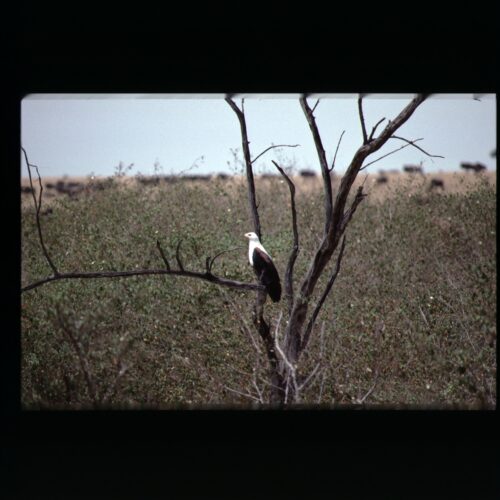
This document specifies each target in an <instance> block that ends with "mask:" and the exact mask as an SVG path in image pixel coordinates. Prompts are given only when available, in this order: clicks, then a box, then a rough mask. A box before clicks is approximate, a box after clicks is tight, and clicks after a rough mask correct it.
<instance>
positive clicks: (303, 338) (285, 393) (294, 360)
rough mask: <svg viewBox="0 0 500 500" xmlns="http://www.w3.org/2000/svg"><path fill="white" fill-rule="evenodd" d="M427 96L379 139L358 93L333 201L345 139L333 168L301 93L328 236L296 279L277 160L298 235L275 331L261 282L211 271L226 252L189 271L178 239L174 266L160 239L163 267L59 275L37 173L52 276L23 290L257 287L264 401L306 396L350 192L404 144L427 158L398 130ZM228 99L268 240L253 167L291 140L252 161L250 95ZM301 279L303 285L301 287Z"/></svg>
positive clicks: (251, 199) (356, 200)
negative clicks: (50, 286)
mask: <svg viewBox="0 0 500 500" xmlns="http://www.w3.org/2000/svg"><path fill="white" fill-rule="evenodd" d="M427 97H428V96H427V95H424V94H419V95H416V96H415V97H414V98H413V99H412V100H411V102H410V103H409V104H408V105H407V106H406V107H405V108H404V109H403V110H402V111H401V112H400V113H399V114H398V116H397V117H396V118H395V119H394V120H392V121H389V122H388V123H387V125H386V126H385V128H384V129H383V130H382V131H381V132H380V134H379V135H378V136H375V132H376V130H377V128H378V126H379V125H380V124H381V123H382V122H383V121H384V120H385V118H383V119H381V120H379V121H378V122H377V123H376V124H375V126H374V127H373V128H372V130H371V132H370V134H369V135H368V133H367V130H366V125H365V119H364V114H363V97H362V96H361V95H360V97H359V98H358V111H359V119H360V125H361V129H362V133H363V143H362V144H361V145H360V147H359V148H358V149H357V151H356V152H355V153H354V156H353V158H352V160H351V162H350V164H349V165H348V167H347V169H346V172H345V174H344V176H343V177H342V179H341V181H340V185H339V188H338V191H337V194H336V197H335V199H334V198H333V193H332V183H331V173H332V171H333V169H334V167H335V159H336V154H337V151H338V147H339V144H340V140H339V144H338V145H337V151H336V152H335V155H334V158H333V161H332V163H331V165H329V164H328V162H327V160H326V154H325V150H324V147H323V143H322V140H321V136H320V132H319V130H318V127H317V124H316V120H315V116H314V111H315V110H316V107H317V106H318V104H319V100H318V101H317V102H316V104H315V105H314V106H313V107H312V108H311V107H310V105H309V103H308V100H307V98H306V96H303V97H301V98H300V105H301V108H302V110H303V112H304V116H305V118H306V120H307V122H308V125H309V128H310V131H311V134H312V137H313V141H314V144H315V147H316V151H317V154H318V159H319V164H320V167H321V174H322V182H323V191H324V225H323V231H322V234H320V235H319V243H318V245H317V247H316V249H315V251H314V253H313V255H312V256H311V258H310V263H309V266H308V269H307V271H306V273H305V274H304V276H302V277H300V279H298V280H295V277H294V265H295V261H296V259H297V256H298V253H299V252H300V240H299V233H298V227H297V211H296V206H295V185H294V183H293V181H292V180H291V178H290V177H289V176H288V175H287V173H286V172H285V170H284V169H283V168H282V166H280V165H279V164H278V163H277V162H275V161H273V164H274V165H275V167H276V168H277V170H278V171H279V172H280V174H281V175H282V176H283V178H284V180H285V181H286V183H287V186H288V188H289V191H290V202H291V204H290V212H291V213H290V216H291V232H292V235H293V236H292V244H291V248H290V253H289V257H288V262H287V265H286V269H285V273H284V275H283V276H282V280H283V285H284V297H283V303H284V307H283V306H282V310H281V312H280V313H279V316H278V318H275V321H274V328H271V323H272V322H271V321H270V320H269V319H268V318H266V316H265V301H266V292H265V289H264V287H263V286H262V285H260V284H258V283H244V282H239V281H235V280H230V279H227V278H225V277H221V276H217V275H215V274H213V272H212V268H213V264H214V261H215V260H216V259H217V258H219V257H220V256H221V255H223V254H224V253H225V252H226V251H228V250H225V251H223V252H220V253H219V254H217V255H215V256H214V257H211V256H209V257H206V260H205V270H203V271H192V270H187V269H185V267H184V265H183V262H182V258H181V242H180V241H179V243H178V244H177V248H176V251H175V261H176V265H175V266H174V265H173V264H172V263H170V262H169V260H168V259H167V258H166V256H165V252H164V251H163V249H162V247H161V244H160V242H159V241H157V249H158V252H159V254H160V256H161V258H162V260H163V262H164V265H165V267H164V268H161V269H136V270H133V271H100V272H85V273H84V272H73V273H62V272H60V271H59V270H58V268H57V267H56V265H55V264H54V261H53V259H51V257H50V255H49V253H48V251H47V248H46V246H45V244H44V240H43V233H42V230H41V225H40V209H41V204H42V191H43V189H42V184H41V180H40V177H39V176H38V178H39V194H38V199H37V197H36V195H35V191H34V190H33V191H32V194H33V200H34V204H35V208H36V222H37V228H38V236H39V241H40V244H41V248H42V252H43V254H44V256H45V259H46V260H47V262H48V264H49V266H50V268H51V269H52V274H51V275H50V276H48V277H46V278H44V279H41V280H39V281H36V282H34V283H31V284H29V285H27V286H25V287H23V288H22V289H21V292H22V293H25V292H27V291H29V290H32V289H34V288H37V287H39V286H42V285H44V284H46V283H49V282H51V281H56V280H61V279H94V278H114V277H128V276H137V275H152V274H157V275H158V274H169V275H175V276H183V277H190V278H197V279H202V280H205V281H209V282H211V283H213V284H216V285H218V286H221V287H230V288H235V289H240V290H253V291H255V293H256V296H255V302H254V306H253V318H252V319H253V322H252V323H253V327H254V328H255V330H256V332H257V333H258V335H259V337H260V339H261V343H262V346H263V348H264V352H265V356H266V359H267V361H266V362H267V365H268V382H269V384H268V387H269V391H268V393H267V394H266V396H265V399H264V400H263V401H264V402H270V403H273V404H285V403H298V402H300V401H301V391H302V390H303V389H304V388H305V387H306V386H307V385H308V384H309V383H310V381H311V380H312V378H313V377H314V376H315V374H316V373H317V372H318V370H319V368H320V365H319V363H318V364H317V365H316V366H315V367H314V369H313V370H312V371H311V372H310V373H303V370H301V365H300V361H301V357H302V355H303V354H304V353H305V352H306V351H307V348H308V345H309V342H310V339H311V338H312V336H313V335H315V334H316V333H317V328H315V326H316V321H317V318H318V315H319V313H320V311H321V308H322V307H323V304H324V303H325V300H326V298H327V297H328V294H329V293H330V291H331V289H332V287H333V285H334V283H335V280H336V278H337V276H338V273H339V272H340V268H341V263H342V258H343V255H344V251H345V248H346V236H345V232H346V228H347V226H348V224H349V222H350V221H351V219H352V217H353V215H354V213H355V211H356V209H357V207H358V205H359V204H360V203H361V201H362V200H363V198H364V197H365V196H366V195H365V194H364V193H363V186H360V187H359V188H358V189H357V191H356V193H355V195H354V197H353V199H352V202H351V203H350V206H347V201H348V196H349V194H350V192H351V188H352V186H353V183H354V181H355V180H356V177H357V175H358V174H359V172H360V171H361V170H363V169H365V168H366V167H367V166H368V165H370V164H372V163H374V162H375V161H378V160H379V159H381V158H384V157H386V156H387V155H388V154H392V153H394V152H396V151H399V150H400V149H402V148H404V147H408V146H414V147H416V148H418V149H419V150H420V151H422V152H424V153H425V154H427V155H429V154H428V153H427V152H426V151H424V150H423V149H422V148H420V147H419V146H417V145H416V144H415V143H416V142H417V141H419V140H421V139H416V140H409V139H406V138H403V137H400V136H397V135H395V133H396V131H397V130H398V129H399V128H400V127H401V126H402V125H403V124H404V123H405V122H406V121H407V120H408V119H409V118H410V117H411V116H412V114H413V113H414V112H415V110H416V109H417V108H418V106H420V104H422V102H424V100H425V99H426V98H427ZM226 102H227V103H228V105H229V106H230V107H231V109H232V110H233V111H234V113H235V114H236V117H237V119H238V121H239V124H240V131H241V140H242V150H243V158H244V169H245V172H246V181H247V193H248V204H249V212H250V216H251V220H252V225H253V230H254V232H255V233H256V234H257V235H258V236H259V238H260V239H261V240H262V239H263V235H262V231H261V225H260V218H259V211H258V205H257V201H256V191H255V182H254V174H253V165H254V164H255V162H256V160H257V159H258V158H260V157H261V156H262V155H263V154H265V153H266V152H267V151H269V150H271V149H273V148H277V147H283V146H285V145H276V146H274V145H273V146H270V147H269V148H267V149H265V150H264V151H263V152H262V153H260V154H258V155H256V156H255V157H254V158H253V159H252V156H251V153H250V147H249V144H250V143H249V140H248V133H247V126H246V118H245V111H244V100H243V99H242V101H241V106H240V107H239V106H237V105H236V103H235V102H234V100H233V99H232V98H231V97H226ZM341 138H342V136H341ZM341 138H340V139H341ZM390 139H396V140H400V141H402V142H404V145H402V146H401V147H399V148H397V149H395V150H393V151H391V152H390V153H387V154H386V155H383V156H381V157H379V158H377V159H375V160H373V161H371V162H369V163H365V160H366V159H367V158H368V157H369V156H370V155H372V154H373V153H375V152H376V151H378V150H379V149H380V148H381V147H382V146H383V145H384V144H386V143H387V141H389V140H390ZM23 153H24V157H25V160H26V163H27V165H28V173H29V178H30V183H31V187H32V188H33V181H32V177H31V169H32V168H35V169H36V170H37V173H38V169H37V167H36V165H32V164H30V162H29V160H28V155H27V153H26V151H25V150H24V148H23ZM429 156H436V155H429ZM337 250H338V252H337V257H336V261H335V265H334V266H333V270H332V271H331V274H330V276H329V279H328V281H327V284H326V286H325V288H324V290H323V291H322V293H321V295H320V296H319V299H318V300H317V302H316V303H315V304H313V303H312V298H313V293H314V291H315V288H316V285H317V284H318V281H319V279H320V277H321V276H322V275H323V273H325V272H326V269H327V266H328V264H329V263H330V261H331V260H332V258H333V256H334V254H335V252H336V251H337ZM295 284H296V285H297V286H295ZM259 351H260V350H259ZM259 362H260V360H259Z"/></svg>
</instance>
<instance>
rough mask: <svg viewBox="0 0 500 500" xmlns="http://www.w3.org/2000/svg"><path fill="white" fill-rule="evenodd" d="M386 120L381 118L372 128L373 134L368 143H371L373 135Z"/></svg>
mask: <svg viewBox="0 0 500 500" xmlns="http://www.w3.org/2000/svg"><path fill="white" fill-rule="evenodd" d="M384 120H385V118H381V119H380V120H379V121H378V122H377V123H376V124H375V125H374V127H373V128H372V132H371V134H370V137H369V138H368V142H371V141H372V139H373V135H374V134H375V130H377V127H378V126H379V125H380V124H381V123H382V122H383V121H384Z"/></svg>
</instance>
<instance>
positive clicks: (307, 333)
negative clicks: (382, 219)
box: [300, 236, 346, 351]
mask: <svg viewBox="0 0 500 500" xmlns="http://www.w3.org/2000/svg"><path fill="white" fill-rule="evenodd" d="M345 239H346V238H345V236H344V239H343V240H342V245H341V247H340V252H339V255H338V257H337V263H336V264H335V269H334V271H333V273H332V275H331V276H330V279H329V280H328V283H327V285H326V288H325V290H324V292H323V294H322V295H321V297H320V299H319V300H318V303H317V304H316V307H315V308H314V311H313V313H312V315H311V318H310V319H309V323H308V324H307V327H306V330H305V333H304V337H303V339H302V344H301V346H300V350H301V351H303V350H304V349H305V348H306V346H307V343H308V342H309V338H310V337H311V333H312V329H313V327H314V323H315V322H316V319H317V317H318V314H319V312H320V310H321V308H322V307H323V304H324V302H325V300H326V298H327V297H328V294H329V293H330V290H331V289H332V286H333V284H334V283H335V280H336V278H337V275H338V274H339V271H340V264H341V262H342V257H343V255H344V248H345Z"/></svg>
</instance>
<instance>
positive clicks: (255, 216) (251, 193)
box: [225, 97, 262, 241]
mask: <svg viewBox="0 0 500 500" xmlns="http://www.w3.org/2000/svg"><path fill="white" fill-rule="evenodd" d="M225 101H226V102H227V103H228V104H229V106H231V109H232V110H233V111H234V112H235V113H236V116H237V117H238V121H239V122H240V129H241V143H242V146H243V156H244V158H245V165H246V173H247V183H248V202H249V204H250V213H251V215H252V220H253V226H254V231H255V233H256V234H257V236H258V237H259V239H260V240H261V241H262V233H261V230H260V219H259V212H258V210H257V203H256V199H255V182H254V178H253V170H252V160H251V158H250V149H249V146H248V144H249V142H248V135H247V125H246V121H245V114H244V112H243V111H242V110H241V109H240V108H238V106H236V104H235V103H234V101H233V100H232V99H231V98H230V97H226V98H225ZM242 104H243V103H242Z"/></svg>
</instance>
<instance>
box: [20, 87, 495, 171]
mask: <svg viewBox="0 0 500 500" xmlns="http://www.w3.org/2000/svg"><path fill="white" fill-rule="evenodd" d="M298 97H299V95H298V94H297V95H294V96H290V95H279V94H275V95H272V96H265V97H263V96H259V95H253V96H246V98H245V114H246V120H247V127H248V135H249V140H250V151H251V154H252V157H255V156H257V155H258V154H259V153H260V152H261V151H263V150H264V149H265V148H267V147H268V146H270V145H271V144H300V147H296V148H283V149H282V150H281V151H280V152H278V153H275V151H276V150H272V151H270V152H268V153H267V154H266V155H264V156H263V157H262V159H261V160H259V161H258V162H257V164H256V173H261V172H263V171H273V173H274V172H275V168H274V166H273V165H272V163H271V160H272V159H274V160H283V161H284V163H285V166H289V165H290V161H292V162H294V164H295V166H296V168H297V169H303V168H308V169H313V170H316V171H317V172H319V164H318V158H317V154H316V150H315V148H314V142H313V139H312V135H311V133H310V131H309V127H308V125H307V121H306V119H305V117H304V114H303V112H302V109H301V107H300V104H299V101H298ZM411 97H412V96H411V95H397V94H396V95H391V96H375V95H374V96H370V97H367V98H366V99H365V100H364V101H363V104H364V112H365V121H366V128H367V131H368V133H370V131H371V129H372V127H373V125H374V124H375V123H376V122H377V121H378V120H379V119H380V118H383V117H386V118H388V119H393V118H394V117H395V116H396V115H397V114H398V113H399V111H400V110H402V109H403V108H404V106H406V104H407V103H408V102H409V101H410V99H411ZM478 99H479V100H476V99H474V98H473V94H460V95H458V94H447V95H435V96H432V97H431V98H429V99H428V100H426V101H425V102H424V103H423V104H422V105H420V107H419V108H417V110H416V111H415V113H414V114H413V116H412V117H411V118H410V119H409V120H408V122H407V123H405V124H404V125H403V126H402V127H401V128H400V129H399V131H398V132H397V134H398V135H400V136H403V137H405V138H407V139H413V140H414V139H418V138H423V140H422V141H420V142H418V145H419V146H420V147H422V148H423V149H425V150H426V151H428V152H429V153H432V154H437V155H441V156H444V157H445V158H444V159H441V158H432V159H431V158H429V157H427V156H426V155H425V154H424V153H422V152H421V151H418V150H417V149H415V148H413V147H411V146H409V147H407V148H405V149H403V150H401V151H400V152H398V153H395V154H393V155H391V156H389V157H388V158H387V159H384V160H381V161H380V162H377V163H375V164H374V165H373V166H371V167H368V168H367V172H378V170H380V169H384V170H391V169H398V170H400V169H401V168H402V166H403V165H405V164H419V163H420V162H423V167H424V171H426V172H438V171H440V170H442V171H453V170H457V169H459V165H460V162H462V161H469V162H481V163H484V164H485V165H486V166H487V167H488V169H489V170H495V169H496V158H494V157H491V155H490V153H491V151H492V150H494V149H496V100H495V99H496V98H495V96H494V95H491V94H488V95H480V96H479V97H478ZM234 100H235V102H236V104H237V105H238V106H240V105H241V100H240V98H239V96H235V97H234ZM308 102H309V103H310V106H311V107H312V106H313V105H314V104H315V102H316V98H315V97H310V98H309V99H308ZM21 107H22V109H21V144H22V145H23V146H24V147H25V149H26V150H27V152H28V155H29V159H30V161H31V163H34V164H36V165H38V166H39V168H40V174H41V175H42V176H63V175H70V176H72V175H76V176H85V175H90V174H95V175H111V174H113V173H114V171H115V167H116V166H117V165H118V164H119V162H120V161H121V162H123V164H124V165H129V164H130V163H134V167H133V168H132V170H131V171H130V172H129V174H130V175H134V174H137V173H139V172H140V173H142V174H145V175H149V174H153V173H154V165H155V163H157V164H159V165H161V172H160V173H163V174H171V173H174V174H175V173H179V172H181V171H185V170H186V169H189V168H190V167H192V166H193V164H196V165H197V166H196V167H194V168H192V169H190V170H189V171H188V172H186V173H187V174H207V173H219V172H226V173H231V170H230V168H229V166H228V162H230V163H232V161H233V156H232V154H231V151H230V149H231V148H232V149H234V148H238V149H239V152H240V157H241V137H240V128H239V122H238V120H237V118H236V115H235V114H234V112H233V111H232V110H231V108H230V107H229V105H228V104H227V103H226V102H225V101H224V96H223V95H222V94H212V95H203V96H198V97H193V96H189V97H187V96H182V97H181V96H178V95H159V94H151V95H146V94H142V95H138V94H137V95H135V94H129V95H124V94H122V95H113V94H107V95H106V94H99V95H98V94H94V95H77V94H55V95H49V94H31V95H29V96H27V97H26V98H25V99H24V100H23V101H22V103H21ZM315 116H316V121H317V124H318V126H319V131H320V134H321V137H322V140H323V145H324V148H325V150H326V152H327V158H328V159H329V161H331V159H332V158H333V154H334V152H335V148H336V146H337V142H338V139H339V137H340V134H341V133H342V131H343V130H345V131H346V132H345V134H344V137H343V139H342V143H341V145H340V148H339V152H338V154H337V162H336V163H337V166H336V171H337V172H338V173H343V172H344V170H345V168H346V167H347V165H348V163H349V161H350V160H351V158H352V156H353V154H354V152H355V151H356V149H357V148H358V147H359V146H360V145H361V141H362V133H361V126H360V122H359V115H358V108H357V95H356V94H349V95H347V94H345V95H337V94H336V95H326V96H322V98H321V101H320V103H319V105H318V107H317V108H316V111H315ZM383 127H384V123H382V124H381V125H380V126H379V129H377V132H379V131H380V130H381V129H382V128H383ZM401 145H403V143H402V142H401V141H398V140H390V141H388V143H387V144H386V145H385V146H384V148H382V149H381V150H380V151H378V152H377V153H375V154H374V155H372V156H371V157H369V159H368V160H366V161H365V163H367V162H369V161H371V160H373V159H375V158H377V157H378V156H381V155H383V154H384V153H387V152H389V151H391V150H392V149H396V148H398V147H400V146H401ZM201 157H203V159H201ZM21 172H22V175H27V172H26V168H25V165H24V159H23V157H22V171H21Z"/></svg>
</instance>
